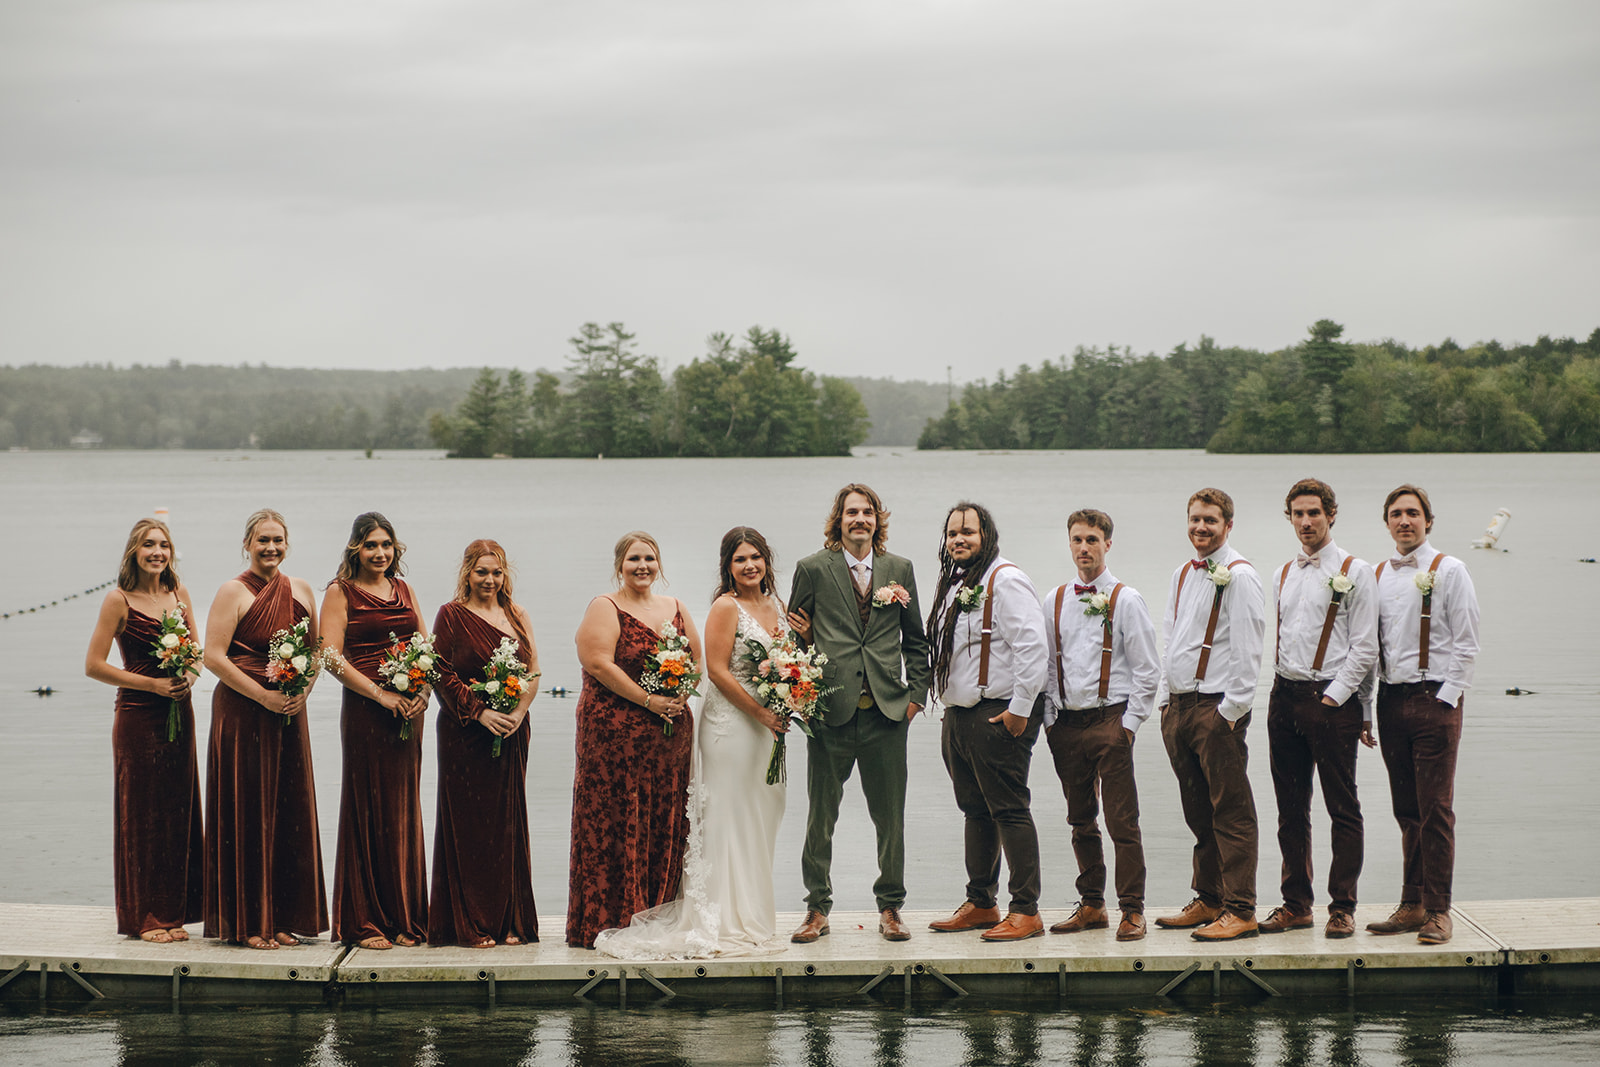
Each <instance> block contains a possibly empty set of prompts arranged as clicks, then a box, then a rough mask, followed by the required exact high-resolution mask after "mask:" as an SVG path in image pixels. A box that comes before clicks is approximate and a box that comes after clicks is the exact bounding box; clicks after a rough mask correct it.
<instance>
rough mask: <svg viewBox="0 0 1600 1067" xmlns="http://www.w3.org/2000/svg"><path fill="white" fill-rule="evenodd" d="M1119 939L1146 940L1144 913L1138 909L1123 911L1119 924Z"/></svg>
mask: <svg viewBox="0 0 1600 1067" xmlns="http://www.w3.org/2000/svg"><path fill="white" fill-rule="evenodd" d="M1117 940H1118V941H1143V940H1144V915H1143V914H1141V913H1140V912H1137V911H1125V912H1123V913H1122V921H1121V922H1119V923H1118V924H1117Z"/></svg>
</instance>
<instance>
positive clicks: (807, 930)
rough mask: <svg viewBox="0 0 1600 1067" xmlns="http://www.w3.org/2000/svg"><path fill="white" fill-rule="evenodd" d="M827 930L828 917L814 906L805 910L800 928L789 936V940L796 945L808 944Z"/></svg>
mask: <svg viewBox="0 0 1600 1067" xmlns="http://www.w3.org/2000/svg"><path fill="white" fill-rule="evenodd" d="M827 932H828V917H827V916H826V915H824V914H822V912H820V911H818V910H817V909H816V908H812V909H811V910H810V911H808V912H806V921H805V922H803V923H801V924H800V928H799V929H798V930H796V931H795V932H794V933H793V934H791V935H790V936H789V940H790V941H793V942H794V943H795V944H797V945H809V944H811V942H813V941H815V940H816V939H817V938H819V937H821V936H823V935H824V934H826V933H827Z"/></svg>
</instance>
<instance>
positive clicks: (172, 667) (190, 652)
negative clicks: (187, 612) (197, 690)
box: [150, 608, 205, 741]
mask: <svg viewBox="0 0 1600 1067" xmlns="http://www.w3.org/2000/svg"><path fill="white" fill-rule="evenodd" d="M150 651H151V652H152V653H154V654H155V657H156V662H157V663H159V664H160V665H161V670H162V671H163V672H164V673H166V674H167V675H169V676H171V677H173V678H181V677H183V676H184V675H185V674H193V675H195V676H197V677H198V676H199V674H200V660H201V658H202V657H203V656H204V654H205V652H204V650H203V649H202V648H201V647H200V644H199V642H197V641H196V640H195V639H194V638H193V637H191V636H190V634H189V624H188V623H186V622H184V621H183V612H181V611H179V610H178V609H176V608H169V609H167V610H166V611H163V612H162V613H161V632H160V633H159V634H157V635H156V639H155V641H153V642H151V645H150ZM182 730H183V720H182V719H180V718H179V717H178V702H177V701H176V700H174V701H173V702H172V703H171V705H170V706H169V707H168V708H167V740H168V741H176V740H177V739H178V734H179V733H180V732H181V731H182Z"/></svg>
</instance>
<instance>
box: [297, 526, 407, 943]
mask: <svg viewBox="0 0 1600 1067" xmlns="http://www.w3.org/2000/svg"><path fill="white" fill-rule="evenodd" d="M405 551H406V546H405V545H403V544H401V543H400V540H399V538H397V537H395V533H394V526H393V525H391V524H390V522H389V520H388V519H386V518H384V517H383V516H382V515H380V514H379V513H378V512H376V511H368V512H365V513H363V514H361V515H357V516H356V521H355V523H354V525H352V526H351V528H350V542H349V544H347V545H345V549H344V559H343V560H342V561H341V562H340V564H339V574H338V576H337V577H335V578H334V580H333V581H332V582H329V583H328V589H327V592H326V593H324V594H323V597H322V625H323V634H324V636H325V637H326V638H327V643H328V649H329V651H330V653H332V654H333V655H332V657H331V658H332V662H333V664H334V666H333V668H332V669H333V670H334V672H335V673H336V674H337V675H338V676H339V680H340V681H342V682H343V683H344V687H345V694H344V709H343V712H342V714H341V715H340V717H339V736H340V741H341V745H342V748H343V754H344V762H343V764H342V768H343V773H342V774H341V775H340V779H341V782H340V789H339V850H338V854H337V856H336V858H335V860H334V866H333V936H334V938H335V939H336V940H339V941H343V942H345V943H346V944H351V943H354V944H359V945H360V946H361V947H362V948H369V949H389V948H393V947H394V946H395V945H400V946H402V947H404V948H410V947H411V946H413V945H417V944H420V943H421V942H423V941H425V940H427V933H428V895H427V894H428V881H427V872H426V870H425V869H424V866H423V850H424V848H425V847H426V845H425V843H424V841H423V839H422V802H421V797H420V791H421V783H422V729H421V726H422V724H421V722H420V721H417V722H414V723H413V724H412V730H411V736H410V737H409V738H408V739H406V740H404V741H402V740H401V739H400V727H401V725H402V723H403V721H404V720H408V719H417V717H418V716H420V715H421V714H422V712H423V710H424V709H426V708H427V706H428V697H429V693H428V691H427V689H423V690H422V691H421V692H419V693H417V694H415V695H414V696H409V697H406V696H402V695H401V694H399V693H397V692H395V691H394V690H393V689H388V688H385V687H383V686H381V685H380V684H379V681H378V679H379V677H380V676H379V674H378V667H379V666H380V665H381V664H382V663H383V659H384V652H385V651H386V650H387V649H388V647H389V635H390V634H391V633H393V634H395V635H396V636H398V637H400V638H401V639H406V638H409V637H410V636H411V635H412V634H413V633H417V632H425V630H424V627H423V625H422V615H421V613H420V612H419V611H418V610H417V602H416V598H415V597H413V596H412V594H411V587H410V586H408V585H407V584H406V583H405V582H403V581H401V579H400V573H401V570H402V568H401V566H400V560H401V557H403V556H404V555H405Z"/></svg>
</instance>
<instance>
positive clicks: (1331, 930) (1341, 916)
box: [1322, 911, 1356, 937]
mask: <svg viewBox="0 0 1600 1067" xmlns="http://www.w3.org/2000/svg"><path fill="white" fill-rule="evenodd" d="M1355 934H1356V917H1355V916H1354V915H1351V914H1350V913H1349V912H1348V911H1330V912H1328V925H1327V926H1324V927H1323V928H1322V936H1323V937H1354V936H1355Z"/></svg>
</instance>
